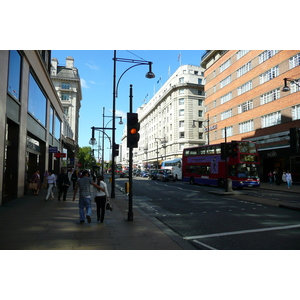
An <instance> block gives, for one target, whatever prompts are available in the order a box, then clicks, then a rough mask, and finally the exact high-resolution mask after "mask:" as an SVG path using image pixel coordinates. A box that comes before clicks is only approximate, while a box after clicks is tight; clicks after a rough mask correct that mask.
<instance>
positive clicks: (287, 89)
mask: <svg viewBox="0 0 300 300" xmlns="http://www.w3.org/2000/svg"><path fill="white" fill-rule="evenodd" d="M283 80H284V87H283V89H282V91H283V92H288V91H289V90H290V88H289V87H288V86H287V81H288V78H284V79H283Z"/></svg>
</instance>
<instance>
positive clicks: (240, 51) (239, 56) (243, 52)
mask: <svg viewBox="0 0 300 300" xmlns="http://www.w3.org/2000/svg"><path fill="white" fill-rule="evenodd" d="M249 51H250V50H239V51H238V52H237V53H236V60H239V59H240V58H242V57H243V56H244V55H246V54H247V53H248V52H249Z"/></svg>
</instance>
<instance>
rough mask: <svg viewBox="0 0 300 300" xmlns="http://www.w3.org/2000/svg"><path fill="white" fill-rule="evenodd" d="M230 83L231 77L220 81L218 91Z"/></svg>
mask: <svg viewBox="0 0 300 300" xmlns="http://www.w3.org/2000/svg"><path fill="white" fill-rule="evenodd" d="M230 82H231V75H229V76H227V77H226V78H224V79H223V80H222V81H220V89H221V88H223V87H224V86H226V85H227V84H229V83H230Z"/></svg>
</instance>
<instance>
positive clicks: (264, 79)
mask: <svg viewBox="0 0 300 300" xmlns="http://www.w3.org/2000/svg"><path fill="white" fill-rule="evenodd" d="M278 75H279V67H278V66H276V67H274V68H272V69H270V70H268V71H267V72H265V73H263V74H261V75H260V76H259V81H260V84H262V83H265V82H267V81H269V80H271V79H273V78H275V77H276V76H278Z"/></svg>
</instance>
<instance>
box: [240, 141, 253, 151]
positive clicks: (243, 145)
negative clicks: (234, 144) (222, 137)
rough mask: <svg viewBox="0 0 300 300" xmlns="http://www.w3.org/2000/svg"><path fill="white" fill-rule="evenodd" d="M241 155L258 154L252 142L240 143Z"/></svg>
mask: <svg viewBox="0 0 300 300" xmlns="http://www.w3.org/2000/svg"><path fill="white" fill-rule="evenodd" d="M239 150H240V153H257V151H256V147H255V144H254V143H251V142H239Z"/></svg>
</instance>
